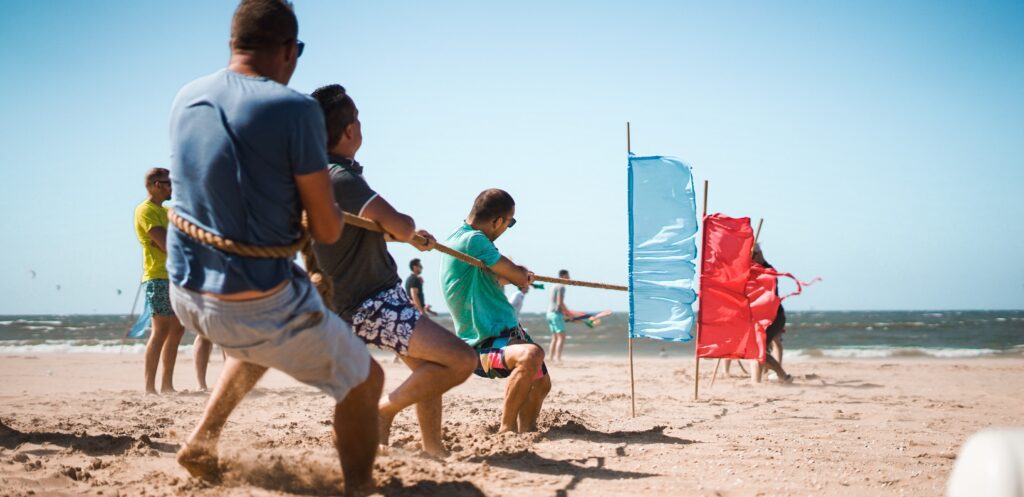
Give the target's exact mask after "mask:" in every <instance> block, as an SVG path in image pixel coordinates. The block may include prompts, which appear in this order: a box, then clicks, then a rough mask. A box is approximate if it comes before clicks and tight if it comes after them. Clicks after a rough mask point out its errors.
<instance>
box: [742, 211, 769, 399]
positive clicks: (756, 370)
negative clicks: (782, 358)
mask: <svg viewBox="0 0 1024 497" xmlns="http://www.w3.org/2000/svg"><path fill="white" fill-rule="evenodd" d="M763 224H764V218H763V217H762V218H758V220H757V231H755V232H754V244H753V245H751V246H750V255H751V257H753V255H754V249H756V248H757V239H758V238H761V225H763ZM751 368H752V369H751V370H750V377H751V379H752V380H754V381H755V382H757V383H761V375H762V374H764V368H763V367H761V364H759V363H757V362H756V361H755V362H754V364H753V365H752V366H751ZM745 372H746V371H744V373H745Z"/></svg>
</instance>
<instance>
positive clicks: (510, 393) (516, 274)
mask: <svg viewBox="0 0 1024 497" xmlns="http://www.w3.org/2000/svg"><path fill="white" fill-rule="evenodd" d="M515 210H516V204H515V201H514V200H512V196H511V195H509V194H508V193H507V192H505V191H503V190H498V189H491V190H485V191H484V192H482V193H481V194H480V195H478V196H477V197H476V200H475V201H474V202H473V209H472V211H470V213H469V217H468V218H467V219H466V221H465V222H464V223H463V224H462V226H461V227H459V228H458V229H456V230H455V232H454V233H452V234H451V236H449V237H448V239H447V241H446V244H447V245H448V246H450V247H451V248H453V249H455V250H457V251H459V252H462V253H464V254H466V255H469V256H470V257H473V258H475V259H478V260H480V261H481V262H483V263H484V265H486V266H487V269H484V268H479V267H476V266H473V265H470V264H468V263H466V262H463V261H460V260H458V259H456V258H454V257H452V256H450V255H443V256H442V257H441V289H442V292H443V293H444V300H445V302H446V303H447V304H448V309H449V310H451V313H452V319H453V320H454V321H455V332H456V333H457V334H458V335H459V338H461V339H462V340H464V341H465V342H466V343H468V344H469V345H471V346H473V348H474V349H475V350H476V351H477V353H478V354H479V357H480V364H479V366H478V367H477V369H476V374H477V375H478V376H483V377H485V378H508V379H509V385H508V388H507V389H506V390H505V405H504V408H503V410H502V414H501V428H500V431H512V432H524V431H534V430H536V429H537V416H538V415H539V414H540V408H541V405H542V404H543V403H544V397H546V396H547V394H548V392H549V391H550V390H551V377H550V376H549V375H548V371H547V367H546V366H545V365H544V350H543V349H542V348H540V346H539V345H537V344H535V343H533V340H532V339H531V338H530V336H529V335H527V334H526V331H525V330H523V328H522V326H520V325H519V319H518V318H517V317H516V312H515V309H513V308H512V305H511V304H509V303H508V300H507V299H506V298H505V292H504V290H503V289H502V287H503V286H504V285H506V284H509V283H511V284H513V285H515V286H517V287H519V288H525V287H527V286H528V285H529V284H530V283H531V282H532V281H533V273H531V272H530V271H529V270H527V269H526V268H525V267H522V266H519V265H516V264H515V263H513V262H512V261H510V260H509V259H508V258H506V257H504V256H502V255H501V253H500V252H498V248H497V247H495V246H494V240H497V239H498V237H500V236H501V235H502V234H503V233H505V231H507V230H508V229H509V228H511V227H512V226H514V225H515V224H516V220H515Z"/></svg>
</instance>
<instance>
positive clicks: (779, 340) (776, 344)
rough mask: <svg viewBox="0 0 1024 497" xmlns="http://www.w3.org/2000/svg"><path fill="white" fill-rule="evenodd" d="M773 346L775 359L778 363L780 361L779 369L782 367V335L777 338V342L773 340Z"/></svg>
mask: <svg viewBox="0 0 1024 497" xmlns="http://www.w3.org/2000/svg"><path fill="white" fill-rule="evenodd" d="M772 345H773V346H774V347H775V353H774V355H775V359H776V360H777V361H779V367H782V335H781V334H780V335H779V336H777V337H775V340H772Z"/></svg>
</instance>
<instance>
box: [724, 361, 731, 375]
mask: <svg viewBox="0 0 1024 497" xmlns="http://www.w3.org/2000/svg"><path fill="white" fill-rule="evenodd" d="M731 366H732V359H726V360H725V377H726V378H728V377H729V367H731Z"/></svg>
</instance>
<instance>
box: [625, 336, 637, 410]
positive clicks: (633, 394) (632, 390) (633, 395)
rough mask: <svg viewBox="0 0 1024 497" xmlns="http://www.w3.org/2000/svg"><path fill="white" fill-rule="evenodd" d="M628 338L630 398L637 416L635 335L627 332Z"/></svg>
mask: <svg viewBox="0 0 1024 497" xmlns="http://www.w3.org/2000/svg"><path fill="white" fill-rule="evenodd" d="M626 339H627V341H629V398H630V400H631V402H632V406H633V407H632V410H631V411H630V412H631V413H632V417H634V418H635V417H636V387H635V383H634V382H633V337H632V336H631V335H629V333H628V332H627V333H626Z"/></svg>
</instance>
